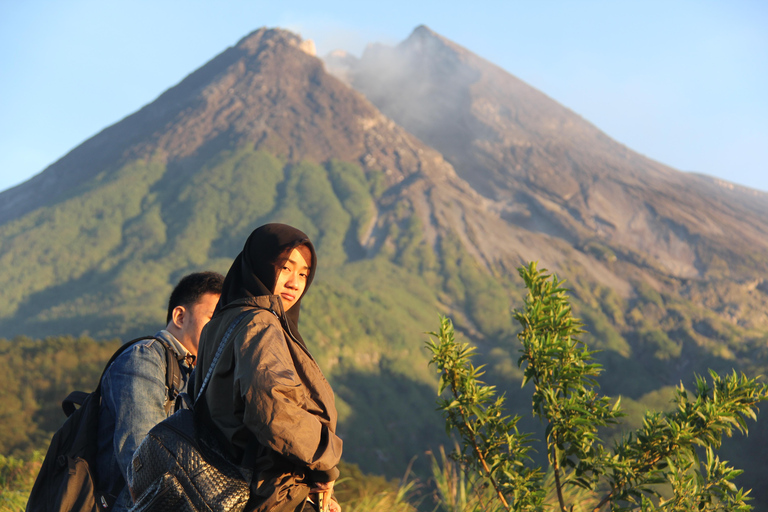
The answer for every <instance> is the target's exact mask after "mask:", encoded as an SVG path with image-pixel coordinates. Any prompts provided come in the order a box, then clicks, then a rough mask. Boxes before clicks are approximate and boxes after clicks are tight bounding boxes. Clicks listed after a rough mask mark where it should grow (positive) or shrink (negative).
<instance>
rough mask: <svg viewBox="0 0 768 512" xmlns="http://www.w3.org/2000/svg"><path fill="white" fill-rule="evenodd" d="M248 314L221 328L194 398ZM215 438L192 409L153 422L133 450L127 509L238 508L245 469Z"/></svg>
mask: <svg viewBox="0 0 768 512" xmlns="http://www.w3.org/2000/svg"><path fill="white" fill-rule="evenodd" d="M248 313H249V312H248V311H244V312H242V313H240V314H239V315H238V316H237V318H235V319H234V321H233V322H232V324H230V326H229V327H228V328H227V331H226V333H225V334H224V337H223V338H222V340H221V343H219V347H218V349H217V350H216V354H215V355H214V357H213V361H212V362H211V366H210V368H209V369H208V373H207V374H206V376H205V379H204V380H203V383H202V385H201V386H200V390H199V391H198V394H197V399H196V400H195V402H197V401H198V400H200V397H202V396H203V392H204V391H205V388H206V387H207V385H208V381H209V380H210V378H211V376H212V374H213V370H214V368H215V367H216V363H217V362H218V360H219V357H220V356H221V354H222V352H223V351H224V348H225V345H226V344H227V341H228V340H229V337H230V335H231V334H232V331H234V329H235V327H236V326H237V324H239V323H240V320H242V318H243V317H244V316H246V315H247V314H248ZM217 440H218V436H217V435H214V433H212V432H208V431H207V430H206V427H205V424H204V422H200V421H198V420H197V419H196V418H195V412H194V410H193V409H181V410H179V411H177V412H176V413H174V414H173V415H172V416H170V417H168V418H167V419H165V420H163V421H161V422H160V423H158V424H157V425H155V426H154V427H153V428H152V429H151V430H150V431H149V434H147V436H146V437H145V438H144V441H142V443H141V444H140V445H139V447H138V449H137V450H136V453H135V454H134V455H133V462H132V469H133V471H132V475H131V476H130V478H129V485H130V489H131V495H132V496H133V497H134V498H135V504H134V505H133V507H132V508H131V509H130V510H131V512H166V511H170V510H173V511H181V512H241V511H242V510H243V509H244V508H245V504H246V503H247V502H248V498H249V497H250V482H251V471H250V470H247V469H245V468H242V467H240V466H238V465H237V464H235V463H233V462H232V461H231V460H229V458H228V457H227V456H226V455H224V454H225V453H226V451H225V450H223V449H222V447H221V446H219V445H218V443H217Z"/></svg>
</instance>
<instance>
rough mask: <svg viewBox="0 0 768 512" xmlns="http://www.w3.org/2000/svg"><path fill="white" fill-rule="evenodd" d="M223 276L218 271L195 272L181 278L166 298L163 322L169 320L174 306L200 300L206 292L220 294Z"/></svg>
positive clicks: (187, 304)
mask: <svg viewBox="0 0 768 512" xmlns="http://www.w3.org/2000/svg"><path fill="white" fill-rule="evenodd" d="M223 284H224V276H223V275H221V274H219V273H218V272H195V273H194V274H189V275H187V276H184V277H182V278H181V281H179V284H177V285H176V288H174V289H173V292H171V298H170V299H168V316H167V318H166V319H165V323H168V322H170V321H171V318H172V317H173V310H174V309H175V308H176V306H189V305H191V304H194V303H196V302H197V301H199V300H200V297H202V296H203V295H205V294H206V293H216V294H219V295H220V294H221V286H222V285H223Z"/></svg>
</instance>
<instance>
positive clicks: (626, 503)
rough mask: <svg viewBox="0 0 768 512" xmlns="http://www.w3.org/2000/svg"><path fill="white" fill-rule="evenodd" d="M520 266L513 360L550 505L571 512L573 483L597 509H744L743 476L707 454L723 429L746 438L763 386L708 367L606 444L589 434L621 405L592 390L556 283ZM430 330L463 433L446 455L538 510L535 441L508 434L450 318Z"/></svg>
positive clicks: (449, 418) (452, 418)
mask: <svg viewBox="0 0 768 512" xmlns="http://www.w3.org/2000/svg"><path fill="white" fill-rule="evenodd" d="M519 272H520V276H521V277H522V279H523V281H524V282H525V285H526V287H527V289H528V294H527V297H526V299H525V305H524V307H523V309H522V310H518V311H515V312H514V316H515V319H516V320H517V322H518V323H519V324H520V325H521V327H522V330H521V332H520V333H519V334H518V335H517V337H518V339H519V341H520V343H521V344H522V349H521V356H520V358H519V360H518V366H520V367H521V368H524V373H523V386H526V385H527V384H529V383H530V384H532V386H533V396H532V413H533V415H534V416H536V417H538V418H539V419H540V420H541V421H542V422H544V423H545V424H546V438H545V443H546V454H547V460H548V463H549V466H550V471H551V472H552V474H553V476H554V478H553V481H554V484H553V485H554V492H555V494H556V496H557V506H558V508H559V510H560V511H561V512H566V511H568V510H573V509H574V503H568V501H569V500H568V495H569V492H568V489H569V488H570V489H572V488H573V487H578V488H582V489H584V490H587V491H590V492H591V494H592V496H593V500H594V506H593V507H592V509H593V510H595V511H598V510H601V509H602V508H603V507H605V506H606V505H610V507H611V510H615V511H621V510H643V511H646V510H670V511H672V510H675V511H677V510H693V509H697V510H701V511H708V510H712V511H714V510H729V511H730V510H734V511H736V510H738V511H742V510H750V508H751V507H749V505H747V503H746V501H747V500H748V499H749V497H748V494H749V491H744V490H742V489H737V487H736V485H735V484H734V483H733V480H734V478H736V477H737V476H738V475H739V474H741V471H739V470H736V469H734V468H732V467H730V466H729V465H728V463H727V462H726V461H721V460H720V459H719V458H718V457H717V456H716V455H715V452H714V450H716V449H718V448H719V447H720V446H721V444H722V438H723V436H724V435H726V436H731V435H732V434H733V432H734V430H735V431H738V432H740V433H743V434H746V433H747V424H746V420H747V419H752V420H755V419H756V407H757V404H758V403H759V402H760V401H763V400H765V399H766V398H768V387H767V386H766V385H765V384H761V383H758V381H757V379H756V378H747V377H746V376H744V375H741V376H739V375H737V374H736V373H735V372H734V373H733V374H732V375H729V376H726V377H724V378H722V377H720V376H718V375H717V374H716V373H714V372H710V377H711V384H710V383H708V382H707V380H706V379H704V378H702V377H698V376H697V377H696V384H695V390H694V392H693V394H692V395H691V396H690V397H689V393H688V391H686V389H685V388H684V387H683V386H682V385H681V386H680V387H679V389H678V390H677V394H676V405H677V410H676V411H674V412H672V413H647V414H646V416H645V418H644V423H643V427H642V428H640V429H639V430H638V431H637V432H634V433H631V434H629V435H627V436H626V437H625V438H624V439H622V440H621V441H619V442H617V443H616V444H615V446H614V447H613V449H612V450H611V449H607V448H606V447H605V446H604V443H603V442H602V440H601V439H600V438H599V437H598V429H600V428H601V427H605V426H607V425H612V424H616V423H618V421H619V419H620V418H621V417H622V416H623V415H624V414H623V413H622V412H621V406H620V400H616V401H615V402H614V403H612V401H611V400H610V398H608V397H605V396H601V395H600V394H599V393H598V391H597V388H598V385H597V380H596V379H597V377H598V376H599V375H600V372H601V370H602V368H601V366H600V365H599V364H597V363H595V362H594V358H593V354H594V352H591V351H590V350H589V349H588V347H587V346H586V345H585V344H584V343H583V342H581V341H580V340H579V339H578V335H579V334H581V333H583V332H584V331H583V330H582V323H581V322H580V321H579V320H578V319H577V318H575V317H574V316H573V313H572V309H571V305H570V303H569V299H568V295H567V290H566V289H565V288H564V287H563V281H560V280H558V279H557V277H554V276H550V275H548V274H547V273H546V271H545V270H541V271H540V270H538V269H537V266H536V263H530V264H529V265H528V266H527V267H522V268H520V269H519ZM430 334H431V336H432V338H433V339H431V340H429V341H428V342H427V346H428V348H429V349H430V351H431V352H432V359H431V361H430V365H435V366H436V367H437V370H438V371H439V372H440V383H439V388H438V395H440V398H439V399H438V405H439V408H440V409H441V410H442V411H443V415H444V417H445V419H446V428H447V430H448V431H449V432H450V431H451V430H455V431H456V432H457V433H458V434H459V437H460V440H461V441H460V446H459V448H458V450H457V453H456V459H457V460H458V461H459V462H460V463H461V464H462V466H463V467H464V468H465V470H467V471H469V472H472V473H473V474H474V475H475V476H476V477H477V478H480V479H482V480H483V481H485V482H486V483H487V485H488V486H489V488H490V489H493V493H492V495H493V496H494V499H495V500H497V501H498V504H497V506H501V507H503V509H505V510H509V511H528V510H542V509H543V508H544V506H545V499H546V496H547V489H546V488H545V487H546V484H545V479H544V477H543V476H544V472H543V471H542V469H541V468H540V467H533V466H532V460H531V457H530V456H529V453H530V451H531V450H532V442H533V439H532V437H531V434H528V433H521V432H520V431H519V430H518V428H517V424H518V422H519V420H520V416H511V417H510V416H508V415H506V414H505V412H504V396H503V395H500V396H497V395H496V389H495V387H494V386H489V385H486V384H485V383H483V382H482V381H481V380H480V377H482V375H483V371H482V366H481V367H477V368H476V367H475V366H474V365H473V364H472V356H473V355H474V353H475V349H474V348H473V347H471V346H470V345H469V344H467V343H459V342H457V341H456V340H455V335H454V329H453V325H452V323H451V321H450V320H449V319H447V318H442V319H441V322H440V330H439V332H433V333H430ZM446 396H447V398H446ZM697 447H698V448H699V449H700V451H697ZM700 452H703V453H704V454H705V455H706V460H703V461H702V460H700V457H699V454H700ZM570 494H571V495H573V493H570ZM489 506H490V507H491V509H495V508H496V507H494V506H492V505H489Z"/></svg>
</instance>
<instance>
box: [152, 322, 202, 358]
mask: <svg viewBox="0 0 768 512" xmlns="http://www.w3.org/2000/svg"><path fill="white" fill-rule="evenodd" d="M155 336H156V337H158V338H162V339H163V340H164V341H165V342H167V343H168V345H169V346H170V347H171V348H172V349H173V351H174V352H175V353H176V359H178V360H179V361H181V360H182V359H184V360H186V361H187V362H189V361H194V360H195V356H193V355H192V353H191V352H190V351H189V350H187V349H186V347H184V345H182V344H181V342H180V341H179V340H177V339H176V336H174V335H173V334H171V333H170V332H168V331H166V330H165V329H163V330H161V331H159V332H158V333H157V334H155Z"/></svg>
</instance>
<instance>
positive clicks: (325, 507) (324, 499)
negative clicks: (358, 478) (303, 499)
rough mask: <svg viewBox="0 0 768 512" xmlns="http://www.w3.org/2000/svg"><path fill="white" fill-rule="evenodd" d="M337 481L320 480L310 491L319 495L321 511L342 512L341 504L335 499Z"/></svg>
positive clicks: (318, 500)
mask: <svg viewBox="0 0 768 512" xmlns="http://www.w3.org/2000/svg"><path fill="white" fill-rule="evenodd" d="M334 483H335V482H318V483H315V486H314V487H313V488H312V490H311V491H310V492H311V493H312V494H315V495H316V496H317V502H318V504H319V509H320V512H341V505H339V504H338V503H337V502H336V500H334V499H333V484H334Z"/></svg>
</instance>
